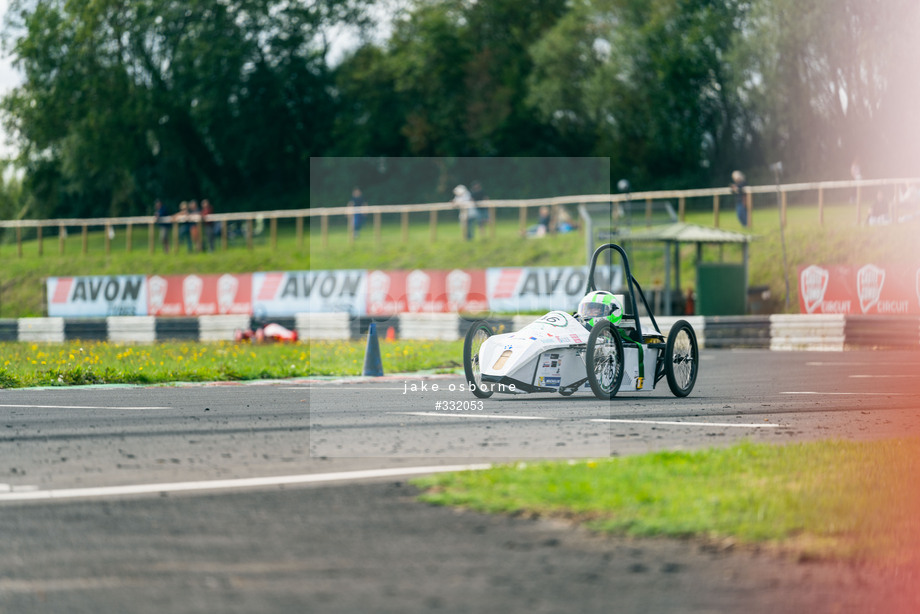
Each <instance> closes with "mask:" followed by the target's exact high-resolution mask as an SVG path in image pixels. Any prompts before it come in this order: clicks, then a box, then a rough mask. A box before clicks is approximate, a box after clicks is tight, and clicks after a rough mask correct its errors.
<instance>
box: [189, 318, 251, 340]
mask: <svg viewBox="0 0 920 614" xmlns="http://www.w3.org/2000/svg"><path fill="white" fill-rule="evenodd" d="M238 330H249V315H248V314H232V315H220V316H213V315H212V316H199V317H198V338H199V339H201V340H202V341H233V339H234V336H235V335H236V331H238Z"/></svg>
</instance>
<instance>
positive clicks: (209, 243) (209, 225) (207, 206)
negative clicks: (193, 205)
mask: <svg viewBox="0 0 920 614" xmlns="http://www.w3.org/2000/svg"><path fill="white" fill-rule="evenodd" d="M212 213H214V207H212V206H211V201H210V200H208V199H207V198H205V199H204V200H202V201H201V230H202V232H204V242H203V243H202V249H207V250H208V251H211V252H213V251H214V239H215V238H216V236H217V233H218V232H220V230H219V226H220V223H219V222H210V221H208V216H210V215H211V214H212Z"/></svg>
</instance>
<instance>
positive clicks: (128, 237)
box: [125, 222, 134, 252]
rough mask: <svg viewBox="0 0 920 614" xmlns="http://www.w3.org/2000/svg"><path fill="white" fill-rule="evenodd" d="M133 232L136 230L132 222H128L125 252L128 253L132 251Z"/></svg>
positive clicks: (126, 225)
mask: <svg viewBox="0 0 920 614" xmlns="http://www.w3.org/2000/svg"><path fill="white" fill-rule="evenodd" d="M132 230H134V228H133V226H132V225H131V222H128V223H127V224H125V251H126V252H130V251H131V234H132V232H131V231H132Z"/></svg>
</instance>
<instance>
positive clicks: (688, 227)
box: [614, 222, 755, 315]
mask: <svg viewBox="0 0 920 614" xmlns="http://www.w3.org/2000/svg"><path fill="white" fill-rule="evenodd" d="M754 239H755V237H754V236H753V235H748V234H744V233H742V232H733V231H730V230H722V229H720V228H708V227H706V226H700V225H698V224H687V223H684V222H675V223H672V224H665V225H661V226H653V227H650V228H646V229H641V230H633V231H630V232H624V233H622V234H619V235H617V236H616V237H614V240H617V241H621V242H623V243H628V242H648V243H663V244H664V248H665V249H664V256H665V258H664V288H663V294H664V311H663V312H662V313H664V314H665V315H673V314H672V313H671V312H672V311H673V309H672V305H673V303H672V300H671V299H672V285H671V278H672V277H673V278H674V285H673V289H674V290H676V291H677V292H678V293H680V291H681V290H680V245H681V244H682V243H695V244H696V262H697V288H699V287H700V286H699V281H700V268H699V265H700V264H701V263H702V262H703V245H706V244H711V245H725V244H737V245H741V252H742V265H741V267H742V270H743V276H744V277H743V285H744V293H745V295H746V294H747V290H748V262H749V253H748V252H749V250H748V244H749V243H750V242H751V241H753V240H754Z"/></svg>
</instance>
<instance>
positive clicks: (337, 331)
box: [294, 312, 351, 341]
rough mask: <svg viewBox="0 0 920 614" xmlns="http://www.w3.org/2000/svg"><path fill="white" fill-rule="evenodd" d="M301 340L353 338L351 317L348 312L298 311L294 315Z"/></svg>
mask: <svg viewBox="0 0 920 614" xmlns="http://www.w3.org/2000/svg"><path fill="white" fill-rule="evenodd" d="M294 323H295V328H296V330H297V336H298V337H299V338H300V340H301V341H308V340H314V339H315V340H318V341H328V340H341V339H351V318H350V316H349V315H348V314H347V313H344V312H340V313H298V314H297V315H296V316H295V317H294Z"/></svg>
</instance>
